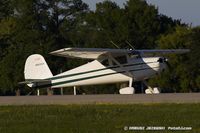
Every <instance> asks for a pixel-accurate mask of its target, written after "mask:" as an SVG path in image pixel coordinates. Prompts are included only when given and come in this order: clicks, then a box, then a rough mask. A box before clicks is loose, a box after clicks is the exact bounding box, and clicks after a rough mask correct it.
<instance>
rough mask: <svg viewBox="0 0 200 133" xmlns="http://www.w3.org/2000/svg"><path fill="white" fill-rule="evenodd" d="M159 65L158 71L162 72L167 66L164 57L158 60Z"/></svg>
mask: <svg viewBox="0 0 200 133" xmlns="http://www.w3.org/2000/svg"><path fill="white" fill-rule="evenodd" d="M158 62H159V65H160V70H161V71H164V70H165V69H166V67H167V66H168V59H167V58H165V57H160V58H159V59H158Z"/></svg>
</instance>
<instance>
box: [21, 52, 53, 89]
mask: <svg viewBox="0 0 200 133" xmlns="http://www.w3.org/2000/svg"><path fill="white" fill-rule="evenodd" d="M52 76H53V74H52V73H51V71H50V69H49V67H48V65H47V63H46V61H45V59H44V57H43V56H41V55H39V54H33V55H30V56H29V57H28V58H27V59H26V63H25V68H24V77H25V80H26V81H25V82H20V83H21V84H24V83H25V84H27V85H28V86H29V87H39V86H43V85H47V84H50V83H51V81H50V80H48V78H50V77H52Z"/></svg>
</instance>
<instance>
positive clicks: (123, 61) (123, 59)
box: [115, 56, 127, 64]
mask: <svg viewBox="0 0 200 133" xmlns="http://www.w3.org/2000/svg"><path fill="white" fill-rule="evenodd" d="M115 59H116V60H117V61H118V62H119V63H120V64H126V63H127V57H126V56H118V57H115Z"/></svg>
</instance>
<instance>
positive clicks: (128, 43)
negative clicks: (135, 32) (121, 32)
mask: <svg viewBox="0 0 200 133" xmlns="http://www.w3.org/2000/svg"><path fill="white" fill-rule="evenodd" d="M126 43H127V44H128V45H129V46H130V47H131V48H132V49H133V50H135V48H134V47H133V45H131V43H130V42H128V41H127V40H126Z"/></svg>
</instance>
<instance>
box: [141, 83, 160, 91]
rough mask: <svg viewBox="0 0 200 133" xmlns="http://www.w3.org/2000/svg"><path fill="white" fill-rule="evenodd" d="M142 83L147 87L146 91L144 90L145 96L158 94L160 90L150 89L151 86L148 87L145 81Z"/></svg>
mask: <svg viewBox="0 0 200 133" xmlns="http://www.w3.org/2000/svg"><path fill="white" fill-rule="evenodd" d="M143 83H144V84H145V85H146V86H147V89H146V90H145V93H146V94H159V93H160V90H159V89H158V88H157V87H154V88H152V87H151V86H148V84H147V82H146V81H143Z"/></svg>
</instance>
